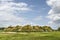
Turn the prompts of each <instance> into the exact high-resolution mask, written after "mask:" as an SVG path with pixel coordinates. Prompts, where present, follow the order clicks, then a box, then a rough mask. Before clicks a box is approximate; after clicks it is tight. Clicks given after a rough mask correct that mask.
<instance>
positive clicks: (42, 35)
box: [0, 32, 60, 40]
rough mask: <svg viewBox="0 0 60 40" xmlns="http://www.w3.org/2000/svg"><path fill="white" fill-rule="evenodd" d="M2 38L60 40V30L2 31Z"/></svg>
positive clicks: (0, 37) (1, 39) (11, 39)
mask: <svg viewBox="0 0 60 40" xmlns="http://www.w3.org/2000/svg"><path fill="white" fill-rule="evenodd" d="M0 40H60V32H31V33H26V32H19V33H0Z"/></svg>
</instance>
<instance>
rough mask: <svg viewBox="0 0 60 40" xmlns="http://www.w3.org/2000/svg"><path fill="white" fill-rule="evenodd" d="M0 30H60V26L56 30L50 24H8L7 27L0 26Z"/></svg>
mask: <svg viewBox="0 0 60 40" xmlns="http://www.w3.org/2000/svg"><path fill="white" fill-rule="evenodd" d="M0 31H4V32H52V31H60V27H59V28H58V29H57V30H54V29H52V28H51V27H50V26H38V25H36V26H31V25H24V26H20V25H16V26H8V27H7V28H0Z"/></svg>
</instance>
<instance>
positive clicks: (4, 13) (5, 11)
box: [0, 0, 31, 26]
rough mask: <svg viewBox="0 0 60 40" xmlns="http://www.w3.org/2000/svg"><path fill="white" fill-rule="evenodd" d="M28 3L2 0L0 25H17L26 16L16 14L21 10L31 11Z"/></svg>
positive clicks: (0, 4) (0, 2)
mask: <svg viewBox="0 0 60 40" xmlns="http://www.w3.org/2000/svg"><path fill="white" fill-rule="evenodd" d="M29 10H31V8H29V7H28V4H27V3H23V2H20V3H16V2H14V0H0V26H8V25H17V24H20V23H21V22H24V21H25V18H23V17H18V16H16V15H14V14H15V13H16V14H18V12H21V11H29Z"/></svg>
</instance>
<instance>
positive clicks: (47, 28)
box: [43, 26, 52, 32]
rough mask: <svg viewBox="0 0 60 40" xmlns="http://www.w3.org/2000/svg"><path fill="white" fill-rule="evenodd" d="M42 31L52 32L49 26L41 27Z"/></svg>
mask: <svg viewBox="0 0 60 40" xmlns="http://www.w3.org/2000/svg"><path fill="white" fill-rule="evenodd" d="M43 30H44V31H45V32H49V31H52V28H51V27H50V26H43Z"/></svg>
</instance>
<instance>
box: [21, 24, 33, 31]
mask: <svg viewBox="0 0 60 40" xmlns="http://www.w3.org/2000/svg"><path fill="white" fill-rule="evenodd" d="M32 29H33V28H32V27H31V25H25V26H23V27H22V29H21V31H25V32H30V31H32Z"/></svg>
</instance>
